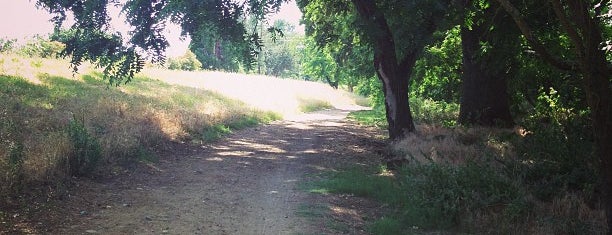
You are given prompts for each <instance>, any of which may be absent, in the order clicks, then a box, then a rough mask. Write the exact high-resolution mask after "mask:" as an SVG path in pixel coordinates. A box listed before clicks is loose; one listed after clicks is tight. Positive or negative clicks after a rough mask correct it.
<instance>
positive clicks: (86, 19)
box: [37, 0, 287, 85]
mask: <svg viewBox="0 0 612 235" xmlns="http://www.w3.org/2000/svg"><path fill="white" fill-rule="evenodd" d="M286 1H287V0H246V1H242V2H237V1H233V0H210V1H199V0H128V1H126V2H125V3H123V10H122V13H123V14H125V16H126V19H127V20H126V23H128V24H130V25H131V26H132V31H130V33H129V43H128V44H127V45H125V44H124V40H123V38H122V36H121V35H120V34H119V33H117V32H111V30H110V28H109V27H108V25H109V22H110V20H111V18H110V16H109V15H108V6H111V5H115V6H121V5H122V3H121V1H119V0H38V1H37V6H39V7H41V8H43V9H46V10H47V11H48V12H49V13H52V14H54V15H55V16H54V17H53V19H52V20H53V22H54V23H55V28H56V30H55V36H54V40H57V41H60V42H62V43H64V44H66V50H64V52H63V53H62V55H63V56H65V57H71V63H72V68H73V69H74V71H75V72H77V70H78V66H79V65H81V64H82V63H83V62H84V61H90V62H92V63H94V64H95V65H96V66H97V67H99V68H102V69H103V70H104V75H105V78H106V79H108V81H109V83H110V84H111V85H119V84H121V83H125V82H129V81H130V80H131V79H133V77H134V75H135V74H136V73H138V72H139V71H140V70H141V69H142V68H143V66H144V58H145V57H144V56H143V55H141V54H142V53H145V54H146V55H147V56H146V57H147V58H148V59H149V60H151V61H152V62H156V63H164V62H165V60H166V57H165V50H166V49H167V47H168V41H167V40H166V39H165V38H164V36H163V34H162V32H163V30H164V29H165V27H166V22H168V20H169V21H170V22H173V23H177V24H179V25H180V26H181V27H182V35H183V36H193V37H198V36H200V35H201V34H204V33H210V32H213V33H215V35H218V37H219V38H222V39H223V40H224V41H228V42H231V43H235V44H236V45H242V46H241V47H240V48H242V50H243V53H242V54H243V56H244V61H245V64H246V65H247V67H248V68H249V69H250V66H251V65H252V64H253V63H254V61H255V59H254V57H256V56H257V55H258V53H259V52H260V51H261V48H262V47H263V44H262V40H261V36H260V35H259V34H258V33H257V32H254V33H247V31H246V27H245V22H244V21H245V20H246V19H247V18H248V17H247V16H254V17H255V18H256V19H260V20H262V19H265V17H266V15H268V14H271V13H275V12H277V11H278V9H279V8H280V5H281V4H282V3H284V2H286ZM69 13H71V14H72V16H73V17H74V24H73V25H71V26H70V27H69V29H68V30H64V31H62V30H60V29H61V26H62V24H63V23H64V22H65V20H66V19H67V17H68V15H69ZM269 30H271V31H274V32H275V34H274V35H276V34H279V32H278V30H276V29H269ZM279 35H282V33H280V34H279Z"/></svg>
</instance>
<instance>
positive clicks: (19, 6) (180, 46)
mask: <svg viewBox="0 0 612 235" xmlns="http://www.w3.org/2000/svg"><path fill="white" fill-rule="evenodd" d="M35 2H36V0H0V6H2V8H0V38H5V39H17V40H18V42H19V43H23V42H24V41H27V39H28V38H30V37H32V36H34V35H36V34H39V35H46V34H49V33H51V32H53V24H52V23H51V22H49V20H50V19H51V17H52V16H51V15H50V14H48V13H47V12H46V11H44V10H41V9H37V8H36V6H35ZM109 10H110V11H111V13H110V14H111V16H116V15H118V13H119V11H120V10H119V9H112V8H111V9H109ZM301 17H302V13H301V12H300V10H299V9H298V7H297V5H296V3H295V1H293V0H292V1H290V2H289V3H286V4H284V5H283V6H282V7H281V11H280V12H279V13H278V14H277V15H274V16H272V18H271V19H270V22H273V21H274V20H276V19H284V20H286V21H288V22H290V23H291V24H293V25H295V26H296V32H304V26H303V25H299V21H300V18H301ZM115 18H117V17H115ZM123 22H124V20H123V18H120V19H118V20H117V19H113V21H112V22H111V24H112V27H113V28H115V29H116V30H117V31H120V32H121V33H122V34H123V35H124V36H125V35H127V31H128V30H129V28H128V26H126V25H125V24H124V23H123ZM166 31H167V32H166V37H167V39H168V41H169V42H170V48H168V51H167V55H168V56H169V57H175V56H179V55H182V54H184V53H185V51H186V50H187V46H188V44H189V39H186V40H181V39H180V38H179V36H180V33H181V30H180V28H179V27H178V26H177V25H168V27H167V28H166Z"/></svg>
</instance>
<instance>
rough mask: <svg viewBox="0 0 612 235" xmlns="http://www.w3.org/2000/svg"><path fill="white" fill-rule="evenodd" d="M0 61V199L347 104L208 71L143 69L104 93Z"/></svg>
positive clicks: (56, 73) (52, 72)
mask: <svg viewBox="0 0 612 235" xmlns="http://www.w3.org/2000/svg"><path fill="white" fill-rule="evenodd" d="M0 56H1V57H0V100H2V102H0V143H1V144H0V172H1V173H0V195H1V196H2V197H4V196H6V195H11V194H15V193H18V192H22V191H24V190H23V189H24V188H27V187H28V186H30V185H33V184H37V183H41V182H58V181H60V179H63V178H65V177H67V176H71V175H77V176H79V175H88V174H92V173H95V172H99V171H105V172H106V173H112V172H115V171H119V170H120V169H122V166H129V165H130V164H133V163H136V162H147V161H156V156H155V152H156V151H157V150H159V149H161V148H163V147H164V144H165V143H167V142H168V141H169V140H172V141H186V142H193V143H198V144H199V143H203V142H206V141H212V140H216V139H218V138H219V137H220V136H222V135H223V134H225V133H228V132H231V131H232V130H233V129H239V128H244V127H246V126H252V125H256V124H257V123H261V122H269V121H271V120H275V119H279V118H281V116H280V115H279V113H282V114H284V115H290V114H295V113H297V112H299V110H316V109H320V108H326V107H331V106H333V105H335V106H342V105H344V106H350V105H353V104H354V103H353V102H352V100H351V99H350V98H347V97H348V96H346V94H343V95H338V93H337V92H336V91H333V90H331V89H329V88H327V87H326V86H324V85H321V84H315V83H304V82H301V83H300V82H297V81H287V80H280V79H273V78H264V77H253V76H244V75H237V74H223V73H210V72H193V73H186V72H177V71H167V70H160V69H149V70H148V71H147V73H145V75H143V76H139V77H137V79H135V80H134V81H133V82H131V83H129V84H127V85H124V86H121V87H118V88H116V87H108V86H107V84H106V82H105V81H104V80H102V78H101V75H100V73H99V72H96V71H95V70H92V69H90V68H87V67H86V66H85V67H83V68H80V72H81V73H80V74H77V75H74V76H73V75H72V73H71V70H70V69H69V65H68V63H67V61H62V60H49V59H37V58H23V57H19V56H13V55H4V54H0ZM157 79H161V80H163V81H160V80H157ZM166 82H168V83H166ZM179 84H180V85H179ZM181 85H185V86H181ZM189 86H191V87H189ZM196 87H198V88H196ZM202 88H208V90H207V89H202ZM298 90H299V91H298ZM304 90H306V91H307V92H304ZM300 92H301V93H300ZM309 93H312V94H314V95H309Z"/></svg>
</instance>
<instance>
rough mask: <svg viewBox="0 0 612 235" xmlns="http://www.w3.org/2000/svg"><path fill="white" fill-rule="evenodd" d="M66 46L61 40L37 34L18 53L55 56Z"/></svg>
mask: <svg viewBox="0 0 612 235" xmlns="http://www.w3.org/2000/svg"><path fill="white" fill-rule="evenodd" d="M65 48H66V45H64V44H63V43H61V42H58V41H52V40H49V39H45V38H43V37H41V36H36V37H34V38H33V39H32V40H30V41H29V42H28V43H26V44H25V45H24V46H22V47H20V48H19V49H18V53H19V54H22V55H25V56H28V57H41V58H55V57H58V56H60V55H61V53H62V52H63V51H64V49H65Z"/></svg>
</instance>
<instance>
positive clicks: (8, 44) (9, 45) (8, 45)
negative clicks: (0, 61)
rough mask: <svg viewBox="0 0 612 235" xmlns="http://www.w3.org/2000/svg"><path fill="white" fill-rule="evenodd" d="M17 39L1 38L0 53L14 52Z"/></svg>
mask: <svg viewBox="0 0 612 235" xmlns="http://www.w3.org/2000/svg"><path fill="white" fill-rule="evenodd" d="M16 41H17V40H16V39H6V38H0V53H6V52H10V51H11V50H13V47H14V46H15V42H16Z"/></svg>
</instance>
